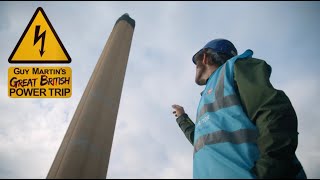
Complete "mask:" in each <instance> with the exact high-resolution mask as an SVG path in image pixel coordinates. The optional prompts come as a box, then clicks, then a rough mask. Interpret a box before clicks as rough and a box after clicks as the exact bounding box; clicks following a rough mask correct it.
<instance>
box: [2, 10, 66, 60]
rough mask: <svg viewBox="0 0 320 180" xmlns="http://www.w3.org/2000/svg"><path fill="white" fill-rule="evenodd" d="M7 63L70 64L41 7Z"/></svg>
mask: <svg viewBox="0 0 320 180" xmlns="http://www.w3.org/2000/svg"><path fill="white" fill-rule="evenodd" d="M8 61H9V63H70V62H71V58H70V56H69V54H68V52H67V51H66V49H65V48H64V46H63V44H62V42H61V40H60V39H59V37H58V34H57V33H56V31H55V30H54V28H53V26H52V25H51V23H50V21H49V19H48V17H47V15H46V14H45V12H44V11H43V9H42V8H41V7H38V8H37V10H36V12H35V13H34V14H33V16H32V18H31V20H30V22H29V24H28V26H27V27H26V29H25V30H24V32H23V34H22V36H21V38H20V40H19V42H18V43H17V45H16V47H15V48H14V50H13V52H12V53H11V55H10V57H9V59H8Z"/></svg>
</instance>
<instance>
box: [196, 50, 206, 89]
mask: <svg viewBox="0 0 320 180" xmlns="http://www.w3.org/2000/svg"><path fill="white" fill-rule="evenodd" d="M204 58H206V56H205V54H203V53H201V52H200V53H198V54H197V55H196V56H195V59H196V77H195V82H196V83H197V84H198V85H199V86H202V85H205V84H206V81H207V78H206V77H205V74H206V69H207V67H206V64H204V63H203V60H204Z"/></svg>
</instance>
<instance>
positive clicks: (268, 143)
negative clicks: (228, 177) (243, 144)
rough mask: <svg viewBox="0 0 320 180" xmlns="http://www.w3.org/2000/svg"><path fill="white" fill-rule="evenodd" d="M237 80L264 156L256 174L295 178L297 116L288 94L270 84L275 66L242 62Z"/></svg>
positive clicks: (236, 75) (261, 153)
mask: <svg viewBox="0 0 320 180" xmlns="http://www.w3.org/2000/svg"><path fill="white" fill-rule="evenodd" d="M234 68H235V69H234V80H235V84H236V86H237V88H238V90H237V91H238V93H239V96H240V100H241V103H242V105H243V108H244V111H245V112H246V113H247V115H248V117H249V118H250V119H251V120H252V121H253V123H254V124H255V125H256V127H257V128H258V131H259V136H258V139H257V145H258V148H259V151H260V157H259V159H258V160H257V161H256V163H255V166H254V167H253V168H252V172H253V173H254V174H255V175H257V177H258V178H294V177H295V175H296V174H297V171H299V167H296V166H297V165H294V164H293V159H294V157H295V151H296V148H297V144H298V132H297V116H296V113H295V111H294V108H293V106H292V104H291V102H290V100H289V98H288V97H287V96H286V94H285V93H284V92H283V91H281V90H277V89H275V88H274V87H273V86H272V85H271V83H270V81H269V77H270V74H271V67H270V66H269V65H268V64H267V63H266V62H265V61H263V60H259V59H254V58H249V59H243V60H238V61H237V62H236V64H235V66H234Z"/></svg>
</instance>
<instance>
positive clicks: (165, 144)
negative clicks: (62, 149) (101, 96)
mask: <svg viewBox="0 0 320 180" xmlns="http://www.w3.org/2000/svg"><path fill="white" fill-rule="evenodd" d="M37 7H42V8H43V9H44V11H45V13H46V15H47V16H48V18H49V20H50V22H51V23H52V25H53V27H54V28H55V30H56V32H57V34H58V36H59V37H60V39H61V41H62V43H63V44H64V46H65V48H66V50H67V51H68V53H69V55H70V56H71V58H72V63H71V64H69V65H68V66H70V67H71V68H72V73H73V74H72V75H73V84H72V87H73V90H72V97H71V98H68V99H13V98H9V97H8V95H7V91H8V87H7V78H8V68H9V67H11V66H23V65H25V66H26V64H21V65H11V64H9V63H8V57H9V56H10V54H11V52H12V51H13V49H14V47H15V46H16V44H17V42H18V40H19V38H20V37H21V35H22V33H23V31H24V30H25V28H26V26H27V24H28V22H29V21H30V19H31V17H32V15H33V14H34V12H35V10H36V9H37ZM124 13H129V15H130V16H131V17H132V18H133V19H135V21H136V28H135V30H134V35H133V41H132V46H131V51H130V56H129V61H128V66H127V71H126V76H125V81H124V87H123V91H122V96H121V102H120V109H119V114H118V119H117V125H116V130H115V136H114V141H113V146H112V154H111V159H110V163H109V170H108V174H107V177H108V178H192V152H193V147H192V146H191V144H190V143H189V142H188V141H187V139H186V138H185V137H184V134H183V133H182V132H181V130H180V128H179V127H178V125H177V123H176V122H175V118H174V116H173V114H172V108H171V105H172V104H175V103H176V104H180V105H182V106H183V107H184V108H185V110H186V112H187V113H188V114H189V116H190V117H191V118H192V119H193V120H194V119H195V115H196V108H197V106H198V101H199V99H200V92H201V91H202V90H203V88H204V86H197V85H196V84H195V83H194V75H195V66H194V64H193V63H192V61H191V57H192V56H193V55H194V53H195V52H197V51H198V50H199V49H200V48H202V47H203V46H204V45H205V44H206V43H207V42H208V41H210V40H212V39H215V38H226V39H229V40H230V41H232V42H233V43H234V44H235V46H236V48H237V49H238V53H242V52H244V51H245V50H246V49H252V50H253V51H254V55H253V57H255V58H260V59H263V60H265V61H266V62H267V63H268V64H270V65H271V66H272V74H271V82H272V84H273V85H274V87H275V88H276V89H281V90H283V91H284V92H285V93H286V94H287V95H288V96H289V98H290V99H291V102H292V104H293V106H294V108H295V110H296V113H297V116H298V123H299V127H298V129H299V133H300V134H299V145H298V149H297V156H298V158H299V159H300V161H301V163H302V165H303V167H304V168H305V171H306V173H307V176H308V178H320V172H319V167H320V152H319V149H320V144H319V140H318V137H320V131H319V128H320V111H319V109H320V104H319V102H320V96H319V93H318V92H319V91H320V84H319V75H320V72H319V67H320V60H319V52H320V48H319V44H318V43H319V42H320V36H319V32H320V22H319V19H320V3H319V2H0V22H1V23H0V178H45V177H46V176H47V173H48V171H49V168H50V166H51V164H52V162H53V159H54V157H55V155H56V153H57V150H58V148H59V146H60V143H61V141H62V138H63V136H64V134H65V132H66V130H67V127H68V126H69V123H70V121H71V119H72V116H73V114H74V112H75V109H76V107H77V105H78V103H79V101H80V98H81V95H82V93H83V92H84V89H85V87H86V84H87V82H88V80H89V78H90V76H91V73H92V72H93V69H94V67H95V65H96V63H97V61H98V58H99V56H100V54H101V51H102V49H103V46H104V45H105V43H106V41H107V39H108V37H109V35H110V33H111V30H112V28H113V25H114V24H115V21H116V20H117V19H118V18H119V17H120V16H121V15H122V14H124Z"/></svg>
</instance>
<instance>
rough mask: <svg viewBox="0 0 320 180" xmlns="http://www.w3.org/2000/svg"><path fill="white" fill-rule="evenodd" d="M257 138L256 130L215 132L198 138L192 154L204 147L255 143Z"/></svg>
mask: <svg viewBox="0 0 320 180" xmlns="http://www.w3.org/2000/svg"><path fill="white" fill-rule="evenodd" d="M257 137H258V132H257V130H254V129H240V130H237V131H233V132H228V131H224V130H221V131H216V132H213V133H210V134H206V135H203V136H201V137H199V139H198V140H197V142H196V143H195V144H194V154H195V153H197V152H198V151H199V150H200V149H201V148H203V147H204V146H205V145H212V144H217V143H224V142H229V143H232V144H242V143H256V141H257Z"/></svg>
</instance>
